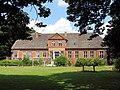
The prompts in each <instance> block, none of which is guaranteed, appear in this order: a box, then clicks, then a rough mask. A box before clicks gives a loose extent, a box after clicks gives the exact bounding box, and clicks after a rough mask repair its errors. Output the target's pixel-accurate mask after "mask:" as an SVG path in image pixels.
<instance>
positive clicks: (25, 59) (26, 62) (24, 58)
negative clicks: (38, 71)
mask: <svg viewBox="0 0 120 90" xmlns="http://www.w3.org/2000/svg"><path fill="white" fill-rule="evenodd" d="M22 61H23V64H25V65H28V64H30V59H29V56H28V55H25V56H24V57H23V60H22Z"/></svg>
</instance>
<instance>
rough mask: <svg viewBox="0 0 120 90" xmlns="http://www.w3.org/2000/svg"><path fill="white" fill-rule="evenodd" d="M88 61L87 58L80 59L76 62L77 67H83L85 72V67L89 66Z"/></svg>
mask: <svg viewBox="0 0 120 90" xmlns="http://www.w3.org/2000/svg"><path fill="white" fill-rule="evenodd" d="M86 60H87V59H85V58H78V59H77V61H76V64H75V66H82V67H83V71H85V66H86V65H87V61H86Z"/></svg>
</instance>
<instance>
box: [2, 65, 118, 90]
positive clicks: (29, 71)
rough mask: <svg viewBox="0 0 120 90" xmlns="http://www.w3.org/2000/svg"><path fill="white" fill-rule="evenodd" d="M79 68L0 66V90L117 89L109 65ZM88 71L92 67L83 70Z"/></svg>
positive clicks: (113, 74)
mask: <svg viewBox="0 0 120 90" xmlns="http://www.w3.org/2000/svg"><path fill="white" fill-rule="evenodd" d="M81 70H82V68H81V67H37V66H35V67H32V66H27V67H22V66H21V67H12V66H11V67H9V66H8V67H4V66H3V67H0V90H120V73H118V72H114V71H112V66H100V67H96V71H97V72H81ZM85 70H92V67H85Z"/></svg>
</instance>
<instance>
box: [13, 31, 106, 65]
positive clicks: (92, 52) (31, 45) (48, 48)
mask: <svg viewBox="0 0 120 90" xmlns="http://www.w3.org/2000/svg"><path fill="white" fill-rule="evenodd" d="M90 35H91V33H88V34H83V35H79V33H66V32H65V33H62V34H58V33H55V34H39V33H37V32H36V33H34V34H32V40H17V41H16V42H15V43H14V44H13V46H12V48H11V49H12V56H11V58H12V59H19V60H22V59H23V57H24V55H28V56H29V58H30V60H37V59H39V58H40V57H41V56H42V57H44V59H47V58H51V59H55V58H56V57H58V56H60V55H61V54H64V55H65V56H66V57H68V58H70V60H71V62H72V64H75V62H76V59H77V58H78V57H81V58H96V57H98V58H106V47H102V46H101V42H102V41H103V40H102V38H101V37H99V36H98V37H96V38H93V39H92V40H88V39H89V37H90Z"/></svg>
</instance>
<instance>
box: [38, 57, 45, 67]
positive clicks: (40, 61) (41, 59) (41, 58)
mask: <svg viewBox="0 0 120 90" xmlns="http://www.w3.org/2000/svg"><path fill="white" fill-rule="evenodd" d="M43 60H44V58H43V57H40V58H39V65H42V64H43Z"/></svg>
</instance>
